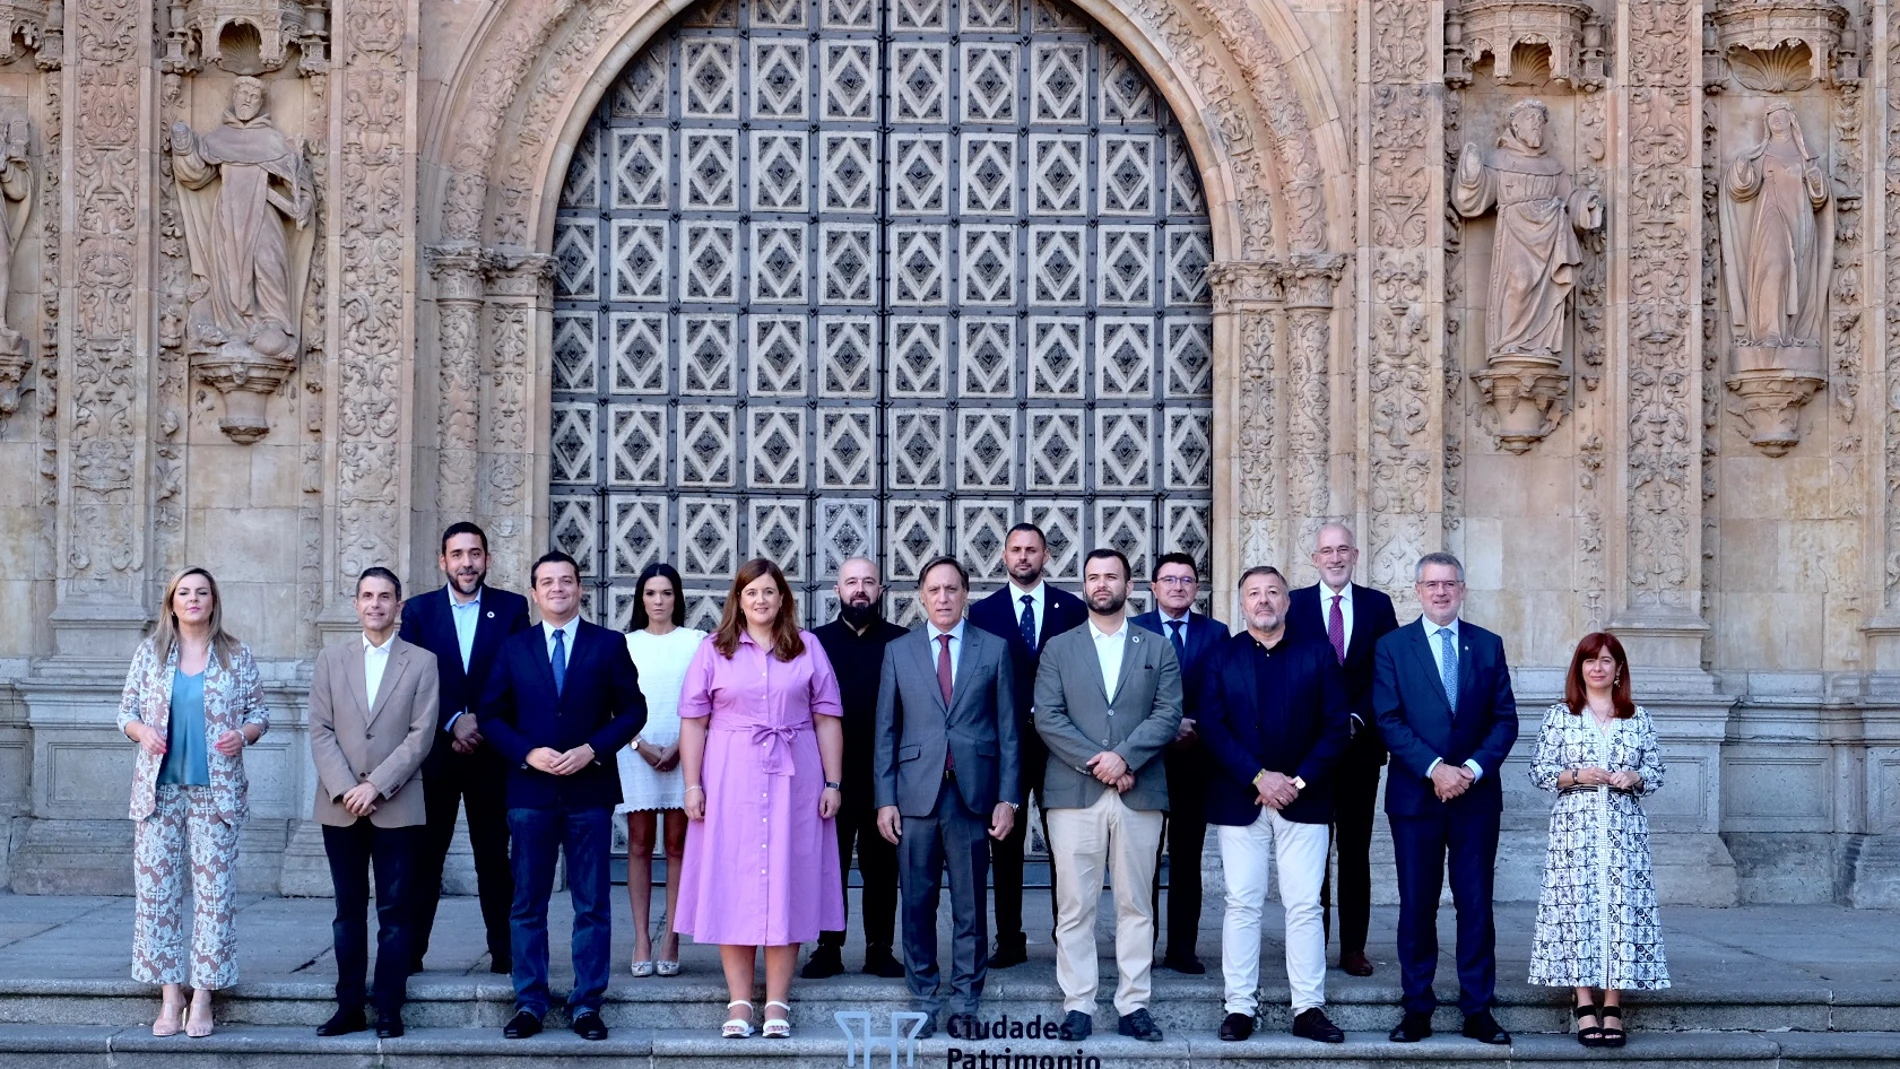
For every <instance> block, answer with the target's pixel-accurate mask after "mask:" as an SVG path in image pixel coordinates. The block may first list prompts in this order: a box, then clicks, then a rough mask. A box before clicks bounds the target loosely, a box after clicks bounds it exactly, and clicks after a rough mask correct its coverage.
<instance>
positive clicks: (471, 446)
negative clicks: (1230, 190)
mask: <svg viewBox="0 0 1900 1069" xmlns="http://www.w3.org/2000/svg"><path fill="white" fill-rule="evenodd" d="M429 255H430V258H431V264H430V268H429V272H430V274H431V275H432V276H433V277H434V279H435V287H436V293H435V318H436V336H437V337H438V338H439V339H440V345H439V347H438V350H437V353H436V371H437V377H438V380H439V386H440V392H439V396H438V397H437V398H436V400H435V405H436V417H435V446H436V449H437V454H436V464H435V468H434V472H435V474H434V481H435V492H434V494H433V495H431V496H432V497H433V502H432V503H433V505H434V513H435V516H434V522H432V523H429V524H427V525H425V526H424V527H423V528H422V529H420V530H418V532H417V540H418V542H427V543H429V544H430V545H433V544H434V538H435V533H436V532H437V531H439V530H440V529H441V528H442V527H443V526H445V525H447V524H451V523H454V522H456V521H458V520H465V519H471V518H473V517H474V515H475V506H476V493H475V474H476V466H477V454H478V452H479V450H480V447H481V441H480V437H479V435H478V433H477V431H478V428H479V424H480V420H481V401H482V394H481V375H482V352H481V343H482V303H483V298H484V287H485V279H486V276H487V273H488V271H489V270H490V269H491V267H492V266H493V262H492V260H491V259H490V258H488V257H486V256H484V255H483V254H482V253H481V252H480V251H479V250H478V249H476V248H474V247H473V246H470V245H439V246H436V247H434V248H432V249H430V250H429ZM430 503H431V502H430V501H429V500H428V499H427V498H425V499H424V500H421V501H418V502H417V505H418V507H419V509H420V510H422V511H425V512H426V511H427V505H428V504H430ZM427 549H428V546H418V547H417V553H418V554H419V561H418V566H419V567H420V566H422V565H423V564H424V563H426V561H427V559H428V558H429V557H430V556H431V554H430V553H429V552H426V550H427Z"/></svg>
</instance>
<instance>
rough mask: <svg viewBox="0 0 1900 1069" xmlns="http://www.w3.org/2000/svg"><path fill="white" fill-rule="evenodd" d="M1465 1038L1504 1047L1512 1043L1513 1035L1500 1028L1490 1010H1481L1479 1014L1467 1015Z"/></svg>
mask: <svg viewBox="0 0 1900 1069" xmlns="http://www.w3.org/2000/svg"><path fill="white" fill-rule="evenodd" d="M1465 1038H1466V1039H1475V1040H1477V1041H1478V1042H1480V1043H1490V1044H1492V1045H1494V1046H1502V1045H1503V1044H1506V1043H1509V1042H1510V1041H1511V1033H1509V1032H1506V1031H1505V1030H1504V1029H1503V1028H1502V1027H1501V1026H1499V1024H1498V1022H1497V1019H1496V1018H1494V1017H1492V1016H1491V1011H1490V1010H1479V1011H1478V1012H1477V1013H1467V1014H1465Z"/></svg>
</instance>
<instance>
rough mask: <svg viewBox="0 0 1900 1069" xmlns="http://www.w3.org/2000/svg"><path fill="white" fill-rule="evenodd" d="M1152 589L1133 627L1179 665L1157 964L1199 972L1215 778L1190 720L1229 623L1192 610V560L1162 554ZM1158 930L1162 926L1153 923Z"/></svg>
mask: <svg viewBox="0 0 1900 1069" xmlns="http://www.w3.org/2000/svg"><path fill="white" fill-rule="evenodd" d="M1149 589H1150V590H1151V591H1153V593H1154V599H1155V607H1154V609H1152V610H1151V611H1149V612H1144V613H1142V614H1141V615H1139V616H1137V617H1135V618H1134V619H1133V620H1131V621H1130V623H1133V624H1134V625H1135V626H1136V627H1139V628H1143V629H1145V630H1148V631H1153V632H1154V633H1155V634H1157V635H1160V636H1161V637H1162V638H1165V639H1167V640H1168V642H1169V644H1171V645H1172V646H1173V647H1174V659H1175V660H1177V661H1179V662H1181V689H1182V691H1183V692H1184V693H1185V694H1186V700H1185V701H1184V702H1183V703H1182V706H1181V710H1182V714H1181V727H1180V729H1179V730H1178V731H1177V732H1176V733H1175V736H1174V741H1173V742H1171V743H1169V744H1168V748H1167V749H1166V750H1164V751H1162V753H1161V758H1162V762H1163V764H1164V766H1165V767H1166V768H1167V770H1168V817H1167V841H1168V953H1167V955H1166V956H1165V957H1163V958H1162V959H1161V966H1162V968H1165V969H1173V970H1174V971H1176V972H1184V973H1191V974H1193V975H1196V976H1198V975H1200V974H1202V973H1205V972H1206V971H1207V966H1205V965H1202V964H1201V959H1200V956H1199V955H1198V954H1196V953H1195V948H1194V942H1195V938H1196V937H1197V936H1198V935H1199V934H1200V930H1201V847H1202V845H1203V844H1204V843H1205V842H1206V841H1207V784H1208V781H1209V779H1210V778H1211V777H1212V775H1213V767H1214V766H1213V765H1212V764H1211V763H1210V762H1209V761H1208V755H1207V750H1206V748H1205V747H1203V746H1202V745H1201V738H1200V735H1199V734H1197V732H1196V730H1195V722H1196V720H1198V719H1199V717H1200V715H1201V713H1200V689H1201V688H1200V682H1201V665H1202V658H1203V657H1205V656H1206V655H1207V653H1208V652H1209V651H1210V650H1212V649H1213V648H1214V647H1216V646H1218V645H1220V644H1221V643H1222V642H1224V641H1226V639H1227V625H1226V624H1224V623H1221V622H1220V621H1219V620H1215V619H1213V618H1211V617H1207V616H1202V615H1201V614H1200V613H1198V612H1195V611H1194V609H1193V606H1194V599H1195V597H1196V596H1197V595H1199V594H1200V592H1201V578H1200V573H1199V571H1198V570H1197V568H1196V566H1195V563H1194V558H1193V557H1191V556H1189V555H1188V554H1186V553H1164V554H1162V555H1161V556H1160V557H1158V558H1156V559H1155V566H1154V574H1153V576H1152V577H1151V579H1150V583H1149ZM1160 871H1161V870H1160V866H1159V865H1157V866H1156V868H1155V873H1156V875H1155V886H1154V899H1155V914H1156V916H1159V915H1160V913H1161V876H1160ZM1156 931H1157V932H1159V931H1160V927H1159V926H1156Z"/></svg>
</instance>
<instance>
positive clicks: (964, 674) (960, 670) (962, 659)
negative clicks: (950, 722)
mask: <svg viewBox="0 0 1900 1069" xmlns="http://www.w3.org/2000/svg"><path fill="white" fill-rule="evenodd" d="M925 634H929V632H925ZM975 636H976V628H974V627H971V626H970V622H969V621H968V620H965V621H964V622H963V649H961V650H959V651H958V655H957V669H956V671H954V672H952V673H950V704H949V705H947V706H945V707H944V711H943V712H944V717H945V719H946V720H947V719H948V718H949V715H950V710H952V709H955V708H956V707H957V703H958V702H960V701H962V700H963V695H964V692H965V691H967V690H969V689H970V688H969V686H968V684H967V683H966V682H965V681H966V680H968V679H969V678H970V675H971V673H973V672H975V671H977V670H978V669H980V668H981V667H982V664H981V663H980V662H979V661H978V660H977V652H976V651H977V649H978V648H979V647H978V645H977V641H978V640H977V639H976V637H975ZM931 667H932V670H933V671H934V670H935V668H936V666H935V665H932V666H931ZM937 693H938V695H939V696H941V695H942V693H943V690H942V688H941V687H940V688H938V691H937Z"/></svg>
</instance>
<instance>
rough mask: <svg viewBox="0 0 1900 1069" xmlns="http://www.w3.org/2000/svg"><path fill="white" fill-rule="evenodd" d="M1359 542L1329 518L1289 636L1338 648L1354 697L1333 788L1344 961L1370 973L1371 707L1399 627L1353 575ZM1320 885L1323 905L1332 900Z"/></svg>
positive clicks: (1381, 758) (1296, 597) (1295, 597)
mask: <svg viewBox="0 0 1900 1069" xmlns="http://www.w3.org/2000/svg"><path fill="white" fill-rule="evenodd" d="M1358 563H1359V547H1358V546H1357V545H1356V544H1354V542H1353V538H1352V529H1351V528H1349V527H1347V526H1346V525H1345V524H1343V523H1329V524H1327V525H1325V526H1324V527H1321V528H1320V529H1319V533H1318V534H1317V535H1315V536H1314V539H1313V567H1314V568H1316V569H1318V571H1319V582H1317V583H1314V584H1313V585H1312V586H1303V587H1300V588H1299V589H1298V590H1295V591H1293V592H1292V593H1291V594H1290V595H1289V597H1290V598H1291V599H1292V601H1291V608H1289V609H1288V610H1287V622H1286V635H1287V640H1288V641H1290V642H1317V643H1323V644H1325V645H1326V647H1327V648H1328V649H1330V650H1332V652H1333V660H1334V662H1335V663H1336V664H1338V665H1339V668H1340V672H1341V676H1342V678H1343V679H1344V680H1345V682H1346V698H1347V700H1348V701H1349V702H1351V703H1352V717H1351V719H1350V721H1348V723H1349V725H1350V727H1351V732H1352V745H1351V746H1349V747H1348V748H1347V750H1346V756H1345V759H1344V760H1342V761H1341V762H1340V764H1339V771H1338V773H1337V779H1336V781H1335V784H1334V789H1333V846H1334V847H1335V848H1337V849H1338V851H1339V967H1340V968H1341V969H1344V970H1345V971H1346V972H1347V973H1349V974H1351V975H1353V976H1371V975H1372V959H1371V958H1368V957H1366V929H1367V927H1368V926H1369V924H1370V921H1371V917H1372V861H1371V853H1372V814H1373V811H1374V809H1375V803H1376V802H1377V801H1378V796H1379V769H1380V767H1381V766H1383V765H1384V764H1385V740H1384V738H1383V737H1382V736H1381V735H1380V734H1379V723H1378V718H1376V717H1374V716H1373V715H1372V651H1373V650H1374V649H1376V648H1378V645H1379V640H1380V639H1382V638H1384V637H1385V636H1386V635H1388V634H1390V633H1392V632H1393V631H1396V630H1398V626H1399V620H1398V616H1397V614H1396V613H1395V612H1394V610H1393V608H1392V599H1391V598H1388V597H1386V596H1385V595H1384V594H1382V593H1380V592H1379V591H1377V590H1374V589H1372V588H1371V587H1367V586H1360V585H1359V584H1358V583H1355V582H1353V581H1352V573H1353V569H1354V568H1355V567H1356V566H1357V565H1358ZM1328 890H1330V888H1329V887H1322V888H1321V889H1320V908H1321V909H1322V910H1325V909H1326V908H1327V904H1328V903H1329V902H1331V901H1332V896H1331V895H1329V894H1328V893H1327V892H1328Z"/></svg>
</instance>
